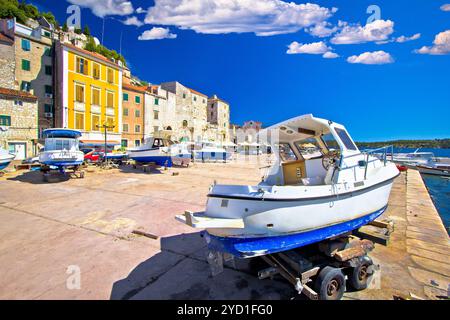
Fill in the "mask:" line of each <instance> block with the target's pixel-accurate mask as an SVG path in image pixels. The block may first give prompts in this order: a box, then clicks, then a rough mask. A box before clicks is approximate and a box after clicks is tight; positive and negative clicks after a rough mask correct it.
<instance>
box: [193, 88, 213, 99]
mask: <svg viewBox="0 0 450 320" xmlns="http://www.w3.org/2000/svg"><path fill="white" fill-rule="evenodd" d="M188 89H189V91H191V92H192V93H194V94H197V95H199V96H203V97H206V98H208V96H207V95H206V94H203V93H201V92H198V91H196V90H194V89H191V88H188Z"/></svg>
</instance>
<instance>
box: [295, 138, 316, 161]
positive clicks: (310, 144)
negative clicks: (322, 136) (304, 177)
mask: <svg viewBox="0 0 450 320" xmlns="http://www.w3.org/2000/svg"><path fill="white" fill-rule="evenodd" d="M294 145H295V147H296V148H297V150H298V152H299V153H300V154H301V155H302V158H303V159H305V160H308V159H314V158H318V157H320V156H322V151H321V149H320V146H319V143H318V142H317V140H316V139H315V138H307V139H304V140H301V141H297V142H295V143H294Z"/></svg>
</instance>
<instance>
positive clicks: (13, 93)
mask: <svg viewBox="0 0 450 320" xmlns="http://www.w3.org/2000/svg"><path fill="white" fill-rule="evenodd" d="M0 96H4V97H7V98H19V99H23V100H29V101H36V100H37V97H36V96H34V95H32V94H31V93H29V92H25V91H19V90H14V89H7V88H2V87H0Z"/></svg>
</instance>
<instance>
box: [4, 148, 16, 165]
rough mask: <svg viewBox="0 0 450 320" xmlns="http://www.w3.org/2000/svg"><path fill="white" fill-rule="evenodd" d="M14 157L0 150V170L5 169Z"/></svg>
mask: <svg viewBox="0 0 450 320" xmlns="http://www.w3.org/2000/svg"><path fill="white" fill-rule="evenodd" d="M15 157H16V156H15V155H13V154H11V153H9V152H8V151H6V150H5V149H2V148H0V170H3V169H5V168H6V167H7V166H9V164H10V163H11V161H13V160H14V158H15Z"/></svg>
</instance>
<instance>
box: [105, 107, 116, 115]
mask: <svg viewBox="0 0 450 320" xmlns="http://www.w3.org/2000/svg"><path fill="white" fill-rule="evenodd" d="M106 115H107V116H114V115H115V110H114V108H111V107H106Z"/></svg>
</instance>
